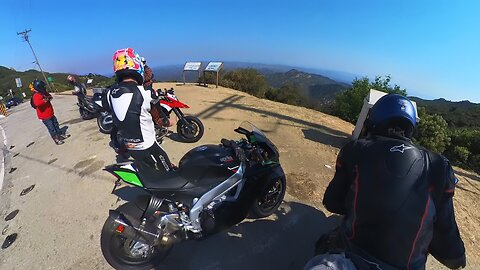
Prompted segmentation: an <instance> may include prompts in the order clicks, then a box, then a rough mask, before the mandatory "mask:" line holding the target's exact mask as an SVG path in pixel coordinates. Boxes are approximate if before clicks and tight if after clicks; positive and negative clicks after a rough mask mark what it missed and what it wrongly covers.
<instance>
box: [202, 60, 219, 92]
mask: <svg viewBox="0 0 480 270" xmlns="http://www.w3.org/2000/svg"><path fill="white" fill-rule="evenodd" d="M222 68H223V62H210V63H208V65H207V67H206V68H205V70H204V71H203V78H204V80H205V73H206V72H215V73H217V83H216V88H218V81H219V72H220V70H221V69H222ZM204 85H205V86H207V82H206V81H204Z"/></svg>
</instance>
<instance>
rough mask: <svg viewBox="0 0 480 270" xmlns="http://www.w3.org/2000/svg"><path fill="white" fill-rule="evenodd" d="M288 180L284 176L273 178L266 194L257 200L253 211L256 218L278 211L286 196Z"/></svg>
mask: <svg viewBox="0 0 480 270" xmlns="http://www.w3.org/2000/svg"><path fill="white" fill-rule="evenodd" d="M286 188H287V181H286V179H285V177H284V176H281V177H278V178H274V179H271V180H270V182H269V183H268V185H267V188H266V191H265V192H264V194H260V196H258V198H257V199H256V200H255V203H254V204H253V207H252V209H251V213H252V214H253V216H254V217H255V218H264V217H268V216H270V215H271V214H273V213H274V212H275V211H277V209H278V207H279V206H280V204H281V203H282V201H283V198H284V197H285V190H286Z"/></svg>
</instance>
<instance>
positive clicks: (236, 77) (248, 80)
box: [221, 68, 269, 97]
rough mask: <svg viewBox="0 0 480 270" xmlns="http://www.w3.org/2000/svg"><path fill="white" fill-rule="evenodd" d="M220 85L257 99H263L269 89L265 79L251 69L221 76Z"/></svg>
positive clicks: (234, 71) (238, 70)
mask: <svg viewBox="0 0 480 270" xmlns="http://www.w3.org/2000/svg"><path fill="white" fill-rule="evenodd" d="M221 84H222V86H225V87H229V88H233V89H236V90H240V91H243V92H246V93H249V94H251V95H254V96H257V97H264V96H265V92H266V91H267V89H268V88H269V86H268V83H267V80H265V77H264V76H263V75H262V74H260V73H259V72H258V71H257V70H256V69H253V68H244V69H237V70H233V71H230V72H228V73H226V74H225V76H223V78H222V81H221Z"/></svg>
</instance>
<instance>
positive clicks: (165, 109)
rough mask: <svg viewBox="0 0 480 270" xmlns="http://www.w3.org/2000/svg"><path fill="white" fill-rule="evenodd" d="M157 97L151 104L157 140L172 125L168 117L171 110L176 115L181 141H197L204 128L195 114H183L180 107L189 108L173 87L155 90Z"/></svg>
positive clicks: (165, 133) (166, 132)
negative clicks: (180, 99) (179, 98)
mask: <svg viewBox="0 0 480 270" xmlns="http://www.w3.org/2000/svg"><path fill="white" fill-rule="evenodd" d="M157 94H158V96H159V97H158V98H157V99H155V100H154V101H153V104H152V111H151V114H152V117H153V120H154V122H155V124H156V126H155V132H156V137H157V141H159V140H161V139H162V138H163V137H164V136H165V135H167V134H168V127H171V126H173V121H172V119H171V117H170V115H171V114H172V112H174V113H175V115H177V119H178V121H177V134H178V135H179V136H180V138H182V140H183V141H185V142H188V143H193V142H197V141H198V140H200V139H201V138H202V136H203V133H204V131H205V128H204V127H203V124H202V122H201V121H200V119H198V118H197V117H195V116H191V115H188V116H185V115H184V114H183V112H182V111H181V110H180V109H183V108H186V109H188V108H190V107H189V106H188V105H187V104H185V103H182V102H180V101H179V100H178V98H177V96H176V95H175V91H174V90H173V88H171V89H170V90H166V89H165V90H164V92H162V91H161V90H157Z"/></svg>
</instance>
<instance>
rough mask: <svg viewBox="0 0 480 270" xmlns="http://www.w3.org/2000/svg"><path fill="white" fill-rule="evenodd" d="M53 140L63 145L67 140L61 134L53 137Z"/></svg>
mask: <svg viewBox="0 0 480 270" xmlns="http://www.w3.org/2000/svg"><path fill="white" fill-rule="evenodd" d="M53 141H54V142H55V144H56V145H62V144H64V143H65V142H64V141H63V140H62V139H61V137H60V135H58V136H55V137H53Z"/></svg>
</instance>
